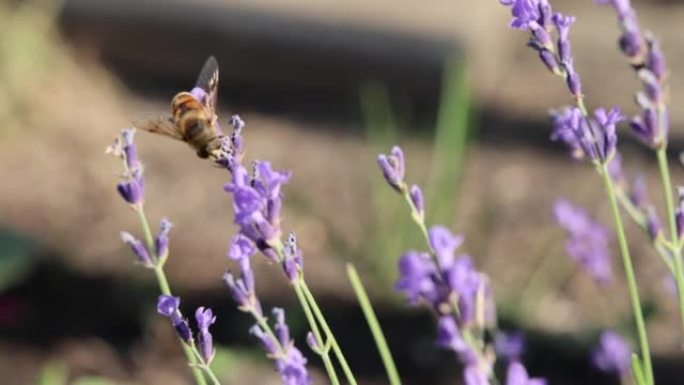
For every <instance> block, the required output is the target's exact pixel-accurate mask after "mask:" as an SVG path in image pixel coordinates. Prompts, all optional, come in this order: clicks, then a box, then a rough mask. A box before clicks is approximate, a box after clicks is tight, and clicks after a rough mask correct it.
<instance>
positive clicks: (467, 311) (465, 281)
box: [444, 256, 483, 324]
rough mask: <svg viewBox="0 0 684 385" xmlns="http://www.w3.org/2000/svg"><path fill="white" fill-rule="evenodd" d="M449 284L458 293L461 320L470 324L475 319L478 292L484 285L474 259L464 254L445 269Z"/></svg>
mask: <svg viewBox="0 0 684 385" xmlns="http://www.w3.org/2000/svg"><path fill="white" fill-rule="evenodd" d="M444 275H445V277H446V282H447V285H448V287H449V289H450V291H451V292H452V293H455V294H456V295H457V297H456V298H457V299H458V310H459V311H458V314H459V322H461V323H462V324H468V323H470V322H473V321H474V320H475V315H476V314H475V313H476V311H477V308H476V307H477V299H478V292H479V291H480V289H481V288H482V287H483V286H482V280H481V279H480V273H479V272H477V271H476V270H475V266H474V265H473V261H472V259H471V258H470V257H468V256H462V257H460V258H458V259H456V260H455V261H454V263H453V264H452V265H451V266H448V267H447V268H446V269H445V270H444Z"/></svg>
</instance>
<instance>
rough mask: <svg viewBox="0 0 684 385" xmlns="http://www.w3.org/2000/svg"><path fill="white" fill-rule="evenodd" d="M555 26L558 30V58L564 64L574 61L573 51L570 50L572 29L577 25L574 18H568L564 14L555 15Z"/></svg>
mask: <svg viewBox="0 0 684 385" xmlns="http://www.w3.org/2000/svg"><path fill="white" fill-rule="evenodd" d="M551 20H553V24H554V25H555V26H556V30H558V58H559V59H560V61H561V62H562V63H563V62H571V61H572V51H571V48H570V39H569V35H570V27H571V26H572V25H573V24H574V23H575V17H574V16H566V15H563V14H562V13H556V14H554V15H553V17H552V19H551Z"/></svg>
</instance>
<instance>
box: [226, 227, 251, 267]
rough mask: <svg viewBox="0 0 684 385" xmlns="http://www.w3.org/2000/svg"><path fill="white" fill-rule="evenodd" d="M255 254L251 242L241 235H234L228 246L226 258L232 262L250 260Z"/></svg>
mask: <svg viewBox="0 0 684 385" xmlns="http://www.w3.org/2000/svg"><path fill="white" fill-rule="evenodd" d="M254 253H256V247H254V244H253V243H252V241H250V240H249V239H247V237H245V236H244V235H242V234H236V235H234V236H233V238H232V239H231V240H230V244H229V245H228V258H230V259H232V260H234V261H240V260H242V259H245V258H250V257H251V256H252V255H254Z"/></svg>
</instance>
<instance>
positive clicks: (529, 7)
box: [499, 0, 546, 30]
mask: <svg viewBox="0 0 684 385" xmlns="http://www.w3.org/2000/svg"><path fill="white" fill-rule="evenodd" d="M499 2H500V3H501V4H503V5H505V6H507V7H511V15H512V16H513V20H511V22H510V24H509V26H510V27H511V28H515V29H520V30H528V29H530V28H533V27H536V26H539V20H540V18H541V13H540V10H539V6H540V3H542V2H544V3H545V2H546V1H545V0H543V1H540V0H499Z"/></svg>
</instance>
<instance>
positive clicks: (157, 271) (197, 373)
mask: <svg viewBox="0 0 684 385" xmlns="http://www.w3.org/2000/svg"><path fill="white" fill-rule="evenodd" d="M135 211H137V212H138V216H139V217H140V224H141V225H142V228H143V234H144V236H145V243H146V244H147V251H148V252H149V253H150V255H151V256H152V261H153V262H154V263H155V264H156V263H157V262H158V259H157V255H156V253H155V251H154V239H153V238H152V231H151V230H150V225H149V222H148V221H147V216H145V212H144V211H143V209H142V206H140V207H137V208H136V210H135ZM154 275H155V276H156V277H157V283H158V284H159V290H160V291H161V293H162V294H164V295H171V288H170V287H169V281H168V280H167V279H166V274H164V270H163V268H162V267H161V266H159V265H155V267H154ZM178 341H179V342H180V344H181V347H182V348H183V353H185V357H186V358H187V360H188V363H189V364H190V370H191V371H192V376H193V377H194V378H195V383H197V385H206V384H207V381H206V379H205V378H204V376H203V375H202V371H201V370H200V369H199V368H198V367H197V363H198V361H197V357H195V355H194V354H193V353H192V349H191V348H190V347H189V346H188V345H187V344H186V343H185V342H184V341H183V340H181V339H180V338H178Z"/></svg>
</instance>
